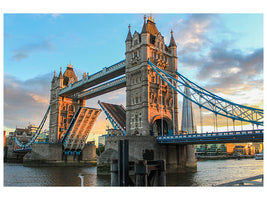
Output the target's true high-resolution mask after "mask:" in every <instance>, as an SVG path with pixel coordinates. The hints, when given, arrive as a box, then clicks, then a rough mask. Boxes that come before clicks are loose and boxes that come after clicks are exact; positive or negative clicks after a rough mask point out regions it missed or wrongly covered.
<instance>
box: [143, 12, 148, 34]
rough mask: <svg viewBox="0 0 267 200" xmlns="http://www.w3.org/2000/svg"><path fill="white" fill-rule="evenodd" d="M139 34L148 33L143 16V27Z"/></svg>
mask: <svg viewBox="0 0 267 200" xmlns="http://www.w3.org/2000/svg"><path fill="white" fill-rule="evenodd" d="M141 33H148V31H147V23H146V15H145V16H144V25H143V28H142V32H141Z"/></svg>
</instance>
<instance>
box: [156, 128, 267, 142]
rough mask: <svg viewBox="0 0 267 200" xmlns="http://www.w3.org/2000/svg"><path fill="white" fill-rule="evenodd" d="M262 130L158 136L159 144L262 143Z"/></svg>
mask: <svg viewBox="0 0 267 200" xmlns="http://www.w3.org/2000/svg"><path fill="white" fill-rule="evenodd" d="M263 133H264V129H255V130H243V131H227V132H215V133H196V134H185V135H182V134H181V135H171V136H170V135H167V136H158V137H157V142H158V143H159V144H216V143H244V142H263Z"/></svg>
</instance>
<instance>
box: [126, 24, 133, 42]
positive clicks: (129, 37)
mask: <svg viewBox="0 0 267 200" xmlns="http://www.w3.org/2000/svg"><path fill="white" fill-rule="evenodd" d="M128 27H129V32H128V35H127V38H126V42H127V41H132V34H131V25H130V24H129V26H128Z"/></svg>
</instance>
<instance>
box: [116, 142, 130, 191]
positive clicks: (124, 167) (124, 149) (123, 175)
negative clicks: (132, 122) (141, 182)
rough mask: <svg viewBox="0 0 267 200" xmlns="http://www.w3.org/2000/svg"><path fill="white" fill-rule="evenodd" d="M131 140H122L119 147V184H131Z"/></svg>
mask: <svg viewBox="0 0 267 200" xmlns="http://www.w3.org/2000/svg"><path fill="white" fill-rule="evenodd" d="M128 161H129V141H128V140H120V142H119V147H118V185H119V186H128V185H129V163H128Z"/></svg>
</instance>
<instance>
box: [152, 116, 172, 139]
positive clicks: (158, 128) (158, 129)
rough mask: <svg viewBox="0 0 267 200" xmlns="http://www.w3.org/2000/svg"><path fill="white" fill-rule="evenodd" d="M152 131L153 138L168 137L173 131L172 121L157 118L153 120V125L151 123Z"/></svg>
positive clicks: (165, 118)
mask: <svg viewBox="0 0 267 200" xmlns="http://www.w3.org/2000/svg"><path fill="white" fill-rule="evenodd" d="M162 125H163V128H162ZM150 130H151V135H152V136H158V135H168V134H170V131H171V130H172V123H171V120H170V119H169V118H168V117H166V116H165V117H163V119H162V118H161V116H156V117H154V119H153V120H152V123H150Z"/></svg>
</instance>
